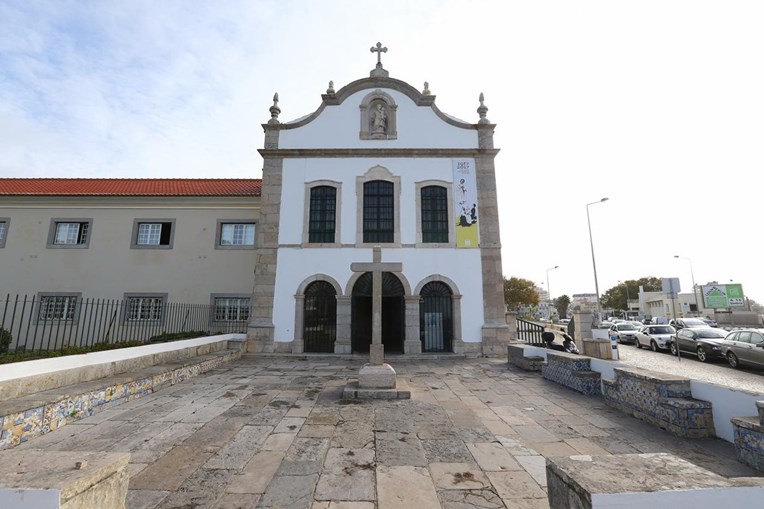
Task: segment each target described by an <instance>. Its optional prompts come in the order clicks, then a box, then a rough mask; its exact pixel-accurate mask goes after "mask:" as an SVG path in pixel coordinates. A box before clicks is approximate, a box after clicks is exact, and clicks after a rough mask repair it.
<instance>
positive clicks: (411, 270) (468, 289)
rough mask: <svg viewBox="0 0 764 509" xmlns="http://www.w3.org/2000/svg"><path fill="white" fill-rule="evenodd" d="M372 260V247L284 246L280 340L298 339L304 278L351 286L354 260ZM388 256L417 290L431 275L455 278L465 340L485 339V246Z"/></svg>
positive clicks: (279, 272)
mask: <svg viewBox="0 0 764 509" xmlns="http://www.w3.org/2000/svg"><path fill="white" fill-rule="evenodd" d="M371 259H372V249H371V248H342V249H340V248H337V249H331V248H317V249H300V248H281V249H279V254H278V262H277V269H276V288H275V295H274V316H273V324H274V326H275V330H274V337H275V340H276V341H291V340H292V339H294V321H295V314H294V312H295V299H294V295H295V293H296V291H297V288H298V287H299V285H300V283H301V282H302V281H304V280H305V279H307V278H308V277H310V276H313V275H315V274H317V273H321V274H325V275H328V276H331V277H332V278H334V279H335V280H336V281H337V282H338V283H339V284H340V286H341V287H342V289H343V291H345V289H346V286H347V283H348V281H349V280H350V278H351V276H352V274H353V273H352V272H351V271H350V264H351V263H352V262H370V261H371ZM382 261H383V262H402V263H403V275H404V276H405V277H406V279H407V281H408V284H409V285H410V286H411V291H412V292H413V291H414V289H415V287H416V285H417V284H418V283H419V282H420V281H422V280H423V279H424V278H426V277H428V276H430V275H433V274H441V275H443V276H446V277H448V278H449V279H451V280H452V281H453V282H454V283H455V284H456V285H457V286H458V289H459V291H460V292H461V295H462V299H461V311H462V312H461V316H462V319H461V320H462V339H463V340H464V341H465V342H479V341H480V340H481V327H482V325H483V322H484V318H483V290H482V276H481V273H482V268H481V264H480V250H478V249H439V248H432V249H427V248H397V249H384V248H383V249H382ZM319 267H320V269H317V268H319Z"/></svg>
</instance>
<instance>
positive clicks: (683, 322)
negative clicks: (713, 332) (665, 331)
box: [669, 318, 709, 330]
mask: <svg viewBox="0 0 764 509" xmlns="http://www.w3.org/2000/svg"><path fill="white" fill-rule="evenodd" d="M669 325H671V326H672V327H673V328H675V329H676V330H682V329H688V328H697V327H708V326H709V325H708V324H707V323H706V322H704V321H703V320H701V319H700V318H677V319H676V320H669Z"/></svg>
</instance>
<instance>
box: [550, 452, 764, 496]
mask: <svg viewBox="0 0 764 509" xmlns="http://www.w3.org/2000/svg"><path fill="white" fill-rule="evenodd" d="M546 477H547V488H548V499H549V508H550V509H570V508H573V507H575V508H577V509H605V508H614V507H655V508H659V507H670V508H672V509H706V508H709V509H710V508H714V509H716V508H719V507H754V506H755V505H756V504H758V503H760V502H754V501H756V500H759V501H761V500H763V499H764V479H762V478H758V477H749V478H726V477H722V476H720V475H718V474H716V473H714V472H711V471H710V470H706V469H704V468H701V467H699V466H697V465H694V464H692V463H690V462H688V461H685V460H683V459H681V458H678V457H676V456H673V455H671V454H663V453H654V454H614V455H605V456H571V457H562V456H560V457H555V458H548V459H547V463H546Z"/></svg>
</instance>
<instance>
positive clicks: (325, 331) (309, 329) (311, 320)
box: [302, 281, 337, 353]
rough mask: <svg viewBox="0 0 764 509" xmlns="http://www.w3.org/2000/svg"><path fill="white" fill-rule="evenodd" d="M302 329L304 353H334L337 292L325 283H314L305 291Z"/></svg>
mask: <svg viewBox="0 0 764 509" xmlns="http://www.w3.org/2000/svg"><path fill="white" fill-rule="evenodd" d="M303 322H304V328H303V332H302V337H303V340H304V341H305V351H306V352H328V353H331V352H334V341H335V339H337V292H335V291H334V287H333V286H332V285H331V284H330V283H327V282H326V281H314V282H313V283H311V284H309V285H308V287H307V288H306V289H305V313H304V315H303Z"/></svg>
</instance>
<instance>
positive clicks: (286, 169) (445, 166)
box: [279, 158, 453, 245]
mask: <svg viewBox="0 0 764 509" xmlns="http://www.w3.org/2000/svg"><path fill="white" fill-rule="evenodd" d="M451 161H452V160H451V159H449V158H429V159H428V158H421V159H420V158H417V159H410V158H378V159H370V158H363V159H361V158H336V159H335V158H333V159H328V158H317V159H310V160H308V159H286V160H284V166H283V171H282V182H283V185H282V196H281V204H282V210H284V211H288V212H287V213H282V214H281V218H280V219H281V221H280V224H279V243H280V244H281V245H284V244H286V245H294V244H300V243H302V234H303V228H304V226H305V225H304V214H305V207H306V206H307V204H306V203H305V183H307V182H312V181H315V180H319V179H321V180H332V181H337V182H341V183H342V196H341V197H340V207H341V209H340V221H341V224H340V235H341V237H340V239H339V240H340V242H342V243H343V244H355V243H356V224H357V223H356V222H357V210H358V208H357V205H358V201H357V200H358V197H357V196H356V177H358V176H361V175H363V174H364V173H366V172H367V171H368V170H369V168H372V167H374V166H377V165H379V166H384V167H385V168H387V169H388V170H390V172H391V173H392V174H393V175H395V176H396V177H400V178H401V195H400V217H401V221H400V228H401V243H403V244H414V243H415V242H416V231H417V228H416V217H417V214H416V195H415V191H416V182H421V181H424V180H442V181H445V182H452V180H453V170H452V166H451Z"/></svg>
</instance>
